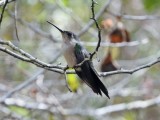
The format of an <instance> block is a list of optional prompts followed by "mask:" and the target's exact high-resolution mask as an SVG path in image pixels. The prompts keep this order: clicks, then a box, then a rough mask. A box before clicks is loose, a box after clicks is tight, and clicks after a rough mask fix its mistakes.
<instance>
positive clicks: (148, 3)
mask: <svg viewBox="0 0 160 120" xmlns="http://www.w3.org/2000/svg"><path fill="white" fill-rule="evenodd" d="M143 4H144V8H145V9H146V10H147V11H149V12H151V11H154V10H156V9H158V8H159V7H160V0H143Z"/></svg>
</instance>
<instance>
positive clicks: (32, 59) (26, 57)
mask: <svg viewBox="0 0 160 120" xmlns="http://www.w3.org/2000/svg"><path fill="white" fill-rule="evenodd" d="M0 44H1V45H7V46H9V47H10V48H12V49H13V50H14V51H16V52H18V53H20V54H21V55H19V54H17V53H15V52H12V51H11V50H9V49H7V48H5V47H1V46H0V51H3V52H5V53H7V54H9V55H11V56H13V57H15V58H17V59H19V60H22V61H25V62H29V63H32V64H34V65H36V66H38V67H40V68H43V69H46V70H49V71H53V72H57V73H60V74H64V70H65V68H66V66H61V65H52V64H48V63H45V62H42V61H40V60H38V59H36V58H35V57H33V56H32V55H30V54H29V53H27V52H25V51H23V50H22V49H20V48H18V47H16V46H14V45H13V44H12V43H11V42H9V41H3V40H0ZM62 52H63V50H62V51H61V53H62ZM85 61H86V60H85ZM159 62H160V57H157V59H155V60H154V61H152V62H150V63H148V64H146V65H142V66H140V67H136V68H134V69H131V70H124V69H120V70H117V71H113V72H99V75H100V76H102V77H106V76H109V75H114V74H122V73H123V74H133V73H134V72H136V71H139V70H141V69H144V68H149V67H151V66H153V65H154V64H156V63H159ZM79 65H81V63H80V64H79ZM79 65H78V66H79ZM66 73H67V74H71V73H75V71H73V70H72V71H70V70H68V71H67V72H66Z"/></svg>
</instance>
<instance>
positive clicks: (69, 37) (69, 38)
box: [47, 21, 78, 42]
mask: <svg viewBox="0 0 160 120" xmlns="http://www.w3.org/2000/svg"><path fill="white" fill-rule="evenodd" d="M47 22H48V23H49V24H51V25H53V26H54V27H55V28H57V30H59V31H60V32H61V34H62V38H63V40H64V42H76V41H77V40H78V39H77V36H76V35H75V34H74V33H73V32H70V31H64V30H62V29H60V28H59V27H57V26H56V25H54V24H53V23H51V22H49V21H47Z"/></svg>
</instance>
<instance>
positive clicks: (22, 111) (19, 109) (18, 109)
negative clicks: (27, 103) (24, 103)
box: [9, 106, 29, 116]
mask: <svg viewBox="0 0 160 120" xmlns="http://www.w3.org/2000/svg"><path fill="white" fill-rule="evenodd" d="M9 108H10V110H11V111H13V112H15V113H17V114H20V115H22V116H28V115H29V110H27V109H25V108H22V107H18V106H9Z"/></svg>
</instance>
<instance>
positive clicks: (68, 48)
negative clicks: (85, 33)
mask: <svg viewBox="0 0 160 120" xmlns="http://www.w3.org/2000/svg"><path fill="white" fill-rule="evenodd" d="M47 22H48V23H49V24H51V25H52V26H54V27H55V28H56V29H57V30H59V31H60V33H61V35H62V39H63V42H62V48H64V49H65V50H64V53H63V54H64V57H65V59H66V61H67V64H68V67H71V68H74V69H75V72H76V74H77V75H78V76H79V77H80V79H81V80H83V81H84V82H85V83H86V84H87V85H88V86H89V87H90V88H91V89H92V90H93V92H94V93H96V94H99V95H101V96H102V92H103V93H104V94H105V95H106V96H107V97H108V98H109V99H110V97H109V93H108V90H107V88H106V87H105V86H104V84H103V83H102V82H101V80H100V79H99V77H98V75H97V73H96V71H95V69H94V67H93V63H92V61H91V60H87V61H84V60H85V59H86V58H88V59H89V58H90V54H89V53H88V52H87V50H86V49H85V48H84V47H83V46H82V45H81V43H80V39H79V38H78V36H77V35H76V34H74V33H73V32H70V31H64V30H62V29H60V28H59V27H57V26H56V25H54V24H53V23H51V22H49V21H47ZM83 61H84V63H83V64H81V65H80V66H78V67H75V66H76V65H77V64H80V63H81V62H83Z"/></svg>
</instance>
